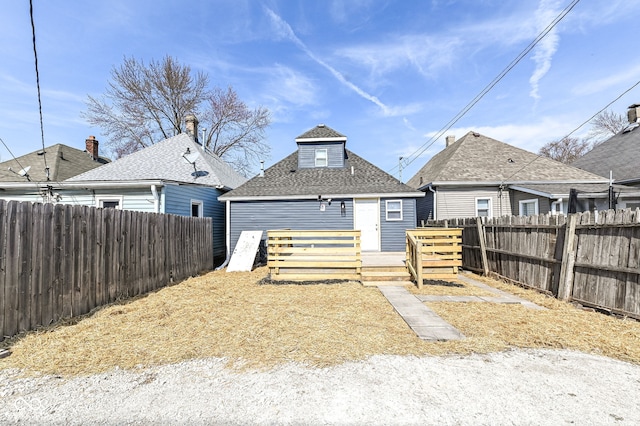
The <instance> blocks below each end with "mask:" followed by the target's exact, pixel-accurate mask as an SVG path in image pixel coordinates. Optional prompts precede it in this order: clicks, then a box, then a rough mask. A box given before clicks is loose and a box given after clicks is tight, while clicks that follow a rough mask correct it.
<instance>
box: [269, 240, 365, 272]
mask: <svg viewBox="0 0 640 426" xmlns="http://www.w3.org/2000/svg"><path fill="white" fill-rule="evenodd" d="M267 254H268V259H267V266H268V267H269V272H270V274H271V279H272V280H276V281H319V280H328V279H338V280H360V279H361V271H362V252H361V249H360V231H358V230H321V231H317V230H302V231H294V230H277V231H268V232H267Z"/></svg>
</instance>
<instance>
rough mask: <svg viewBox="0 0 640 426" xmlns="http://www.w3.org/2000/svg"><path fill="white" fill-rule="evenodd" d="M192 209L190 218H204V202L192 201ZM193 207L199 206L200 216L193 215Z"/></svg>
mask: <svg viewBox="0 0 640 426" xmlns="http://www.w3.org/2000/svg"><path fill="white" fill-rule="evenodd" d="M190 206H191V209H190V210H189V216H191V217H204V202H203V201H202V200H191V204H190ZM193 206H198V216H194V215H193Z"/></svg>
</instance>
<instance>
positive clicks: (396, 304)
mask: <svg viewBox="0 0 640 426" xmlns="http://www.w3.org/2000/svg"><path fill="white" fill-rule="evenodd" d="M378 288H379V289H380V292H382V294H383V295H384V297H386V298H387V300H388V301H389V303H391V305H392V306H393V308H394V309H395V310H396V312H398V314H400V316H401V317H402V319H403V320H405V322H406V323H407V324H408V325H409V327H411V329H412V330H413V331H414V332H415V333H416V334H417V335H418V337H419V338H421V339H422V340H442V341H444V340H460V339H464V336H463V335H462V333H460V332H459V331H458V330H457V329H456V328H455V327H454V326H452V325H451V324H449V323H448V322H446V321H445V320H443V319H442V318H440V316H438V314H436V313H435V312H433V311H432V310H431V309H429V308H428V307H427V306H426V305H425V304H424V303H422V302H421V301H420V300H419V299H418V298H417V297H416V296H414V295H413V294H411V293H409V292H408V291H407V289H406V288H404V287H400V286H380V287H378Z"/></svg>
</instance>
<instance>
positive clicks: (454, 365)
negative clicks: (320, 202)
mask: <svg viewBox="0 0 640 426" xmlns="http://www.w3.org/2000/svg"><path fill="white" fill-rule="evenodd" d="M639 395H640V366H639V365H634V364H628V363H624V362H621V361H616V360H612V359H609V358H604V357H599V356H592V355H586V354H582V353H577V352H570V351H560V350H559V351H555V350H512V351H508V352H504V353H496V354H490V355H472V356H455V357H420V358H417V357H400V356H375V357H373V358H371V359H369V360H367V361H364V362H353V363H346V364H343V365H339V366H336V367H331V368H307V367H304V366H301V365H297V364H288V365H285V366H281V367H279V368H276V369H273V370H269V371H264V372H257V371H249V372H242V373H239V372H236V371H231V370H228V369H225V368H224V360H221V359H207V360H196V361H189V362H184V363H181V364H177V365H167V366H161V367H154V368H148V369H142V370H139V371H123V370H115V371H112V372H110V373H106V374H99V375H94V376H88V377H78V378H70V379H64V378H60V377H55V376H45V377H39V378H19V376H18V372H16V371H7V370H5V371H0V398H1V399H0V424H3V425H5V424H16V423H18V424H72V425H73V424H102V425H111V424H118V425H121V424H158V423H163V424H242V425H246V424H283V425H291V424H323V425H333V424H336V425H338V424H352V425H360V424H388V425H394V424H398V425H400V424H402V425H405V424H439V425H440V424H443V425H447V424H455V425H479V424H500V425H502V424H517V425H527V424H531V425H540V424H549V425H559V424H571V423H574V424H589V425H591V424H597V425H607V424H610V425H637V424H640V398H639Z"/></svg>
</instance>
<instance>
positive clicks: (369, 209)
mask: <svg viewBox="0 0 640 426" xmlns="http://www.w3.org/2000/svg"><path fill="white" fill-rule="evenodd" d="M353 201H354V205H355V207H354V209H353V215H354V220H353V222H354V229H359V230H360V231H361V234H360V238H361V240H360V244H361V248H362V251H380V205H379V202H378V200H377V199H375V198H372V199H360V200H353Z"/></svg>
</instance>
